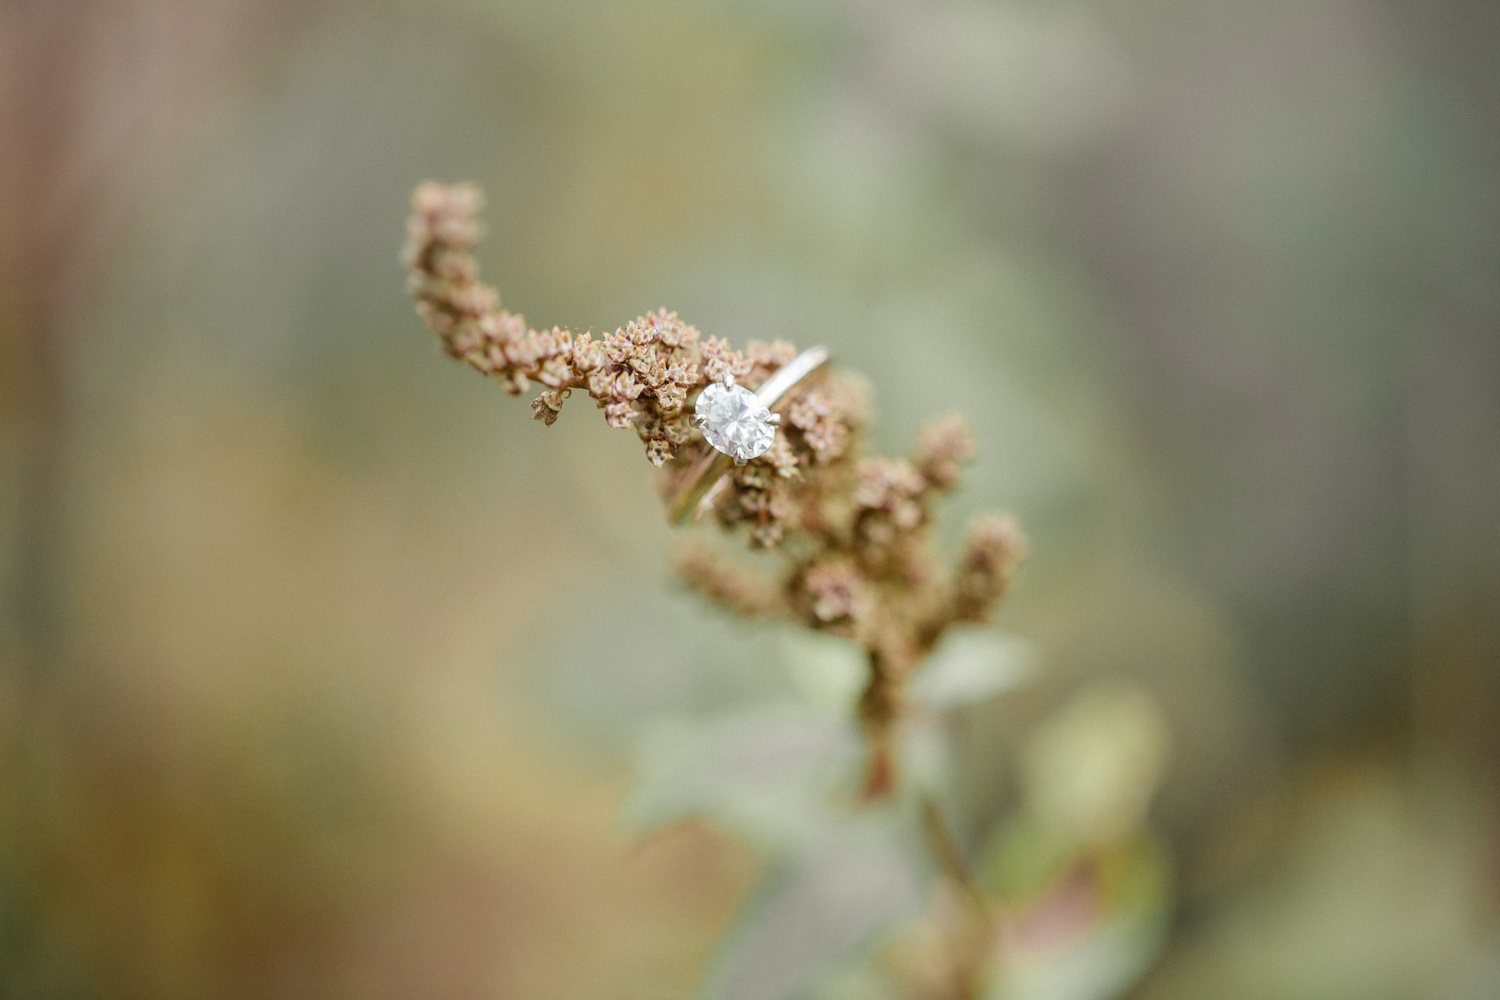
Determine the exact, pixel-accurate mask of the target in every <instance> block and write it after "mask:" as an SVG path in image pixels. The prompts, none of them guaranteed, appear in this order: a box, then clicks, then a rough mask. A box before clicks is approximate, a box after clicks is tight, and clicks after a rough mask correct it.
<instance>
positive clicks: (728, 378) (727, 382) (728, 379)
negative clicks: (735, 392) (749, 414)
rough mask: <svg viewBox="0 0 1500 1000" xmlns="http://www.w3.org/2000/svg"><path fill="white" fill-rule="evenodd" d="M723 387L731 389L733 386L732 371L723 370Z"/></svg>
mask: <svg viewBox="0 0 1500 1000" xmlns="http://www.w3.org/2000/svg"><path fill="white" fill-rule="evenodd" d="M724 388H726V389H733V388H734V372H725V373H724Z"/></svg>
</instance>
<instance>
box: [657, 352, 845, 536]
mask: <svg viewBox="0 0 1500 1000" xmlns="http://www.w3.org/2000/svg"><path fill="white" fill-rule="evenodd" d="M827 363H828V348H826V347H809V348H808V349H807V350H805V351H803V352H802V353H801V354H799V355H797V356H796V357H795V358H793V359H792V360H791V361H790V362H788V363H787V364H785V365H783V366H782V367H780V368H778V369H777V370H776V371H775V372H774V373H772V375H771V377H770V378H768V379H766V380H765V381H764V382H762V383H761V384H760V387H759V388H757V389H756V390H755V398H756V399H758V400H760V402H761V405H762V406H764V407H765V408H766V409H768V410H774V409H775V408H776V404H777V403H779V402H781V401H782V400H783V399H784V398H786V394H787V393H789V392H791V391H792V389H793V388H795V387H796V385H797V383H799V382H801V381H802V380H803V379H805V378H807V377H808V376H809V375H811V374H812V373H813V372H815V371H817V370H818V369H819V368H821V367H823V366H824V365H825V364H827ZM733 462H734V459H732V458H730V457H729V456H728V455H726V454H724V453H723V452H721V451H717V450H715V449H713V448H709V449H707V450H706V451H705V452H704V453H703V454H702V455H700V456H699V457H698V460H697V461H695V462H694V463H693V464H692V465H691V466H689V467H688V469H687V471H686V472H684V473H683V475H682V486H681V487H680V488H679V489H678V491H677V493H676V494H675V495H674V496H673V497H672V504H671V507H670V509H669V510H668V511H667V519H668V521H669V522H670V523H672V524H690V523H692V522H693V521H695V520H697V519H698V518H699V517H701V516H702V515H703V512H704V510H706V509H707V508H709V507H712V506H713V496H714V493H715V492H716V490H715V487H717V486H718V485H719V484H720V483H722V482H723V481H724V473H725V472H727V471H729V466H730V465H732V464H733Z"/></svg>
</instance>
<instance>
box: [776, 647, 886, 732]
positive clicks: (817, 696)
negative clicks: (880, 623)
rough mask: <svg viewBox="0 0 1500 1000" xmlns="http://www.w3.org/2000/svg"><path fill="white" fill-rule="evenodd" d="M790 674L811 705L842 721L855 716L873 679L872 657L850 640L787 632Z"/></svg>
mask: <svg viewBox="0 0 1500 1000" xmlns="http://www.w3.org/2000/svg"><path fill="white" fill-rule="evenodd" d="M782 650H783V655H784V656H785V659H786V669H787V674H788V675H789V676H790V677H791V680H792V684H793V685H794V686H795V687H796V688H797V691H798V693H799V694H801V695H802V696H803V697H804V698H805V699H807V701H808V703H809V704H811V705H814V706H816V707H818V708H822V709H826V710H827V711H829V712H832V713H834V714H836V715H838V716H839V717H841V718H849V717H850V716H851V715H853V714H854V703H855V702H856V701H857V700H858V699H859V693H860V691H861V690H863V689H864V686H865V680H866V678H867V677H868V676H869V673H870V667H869V659H868V654H867V653H865V651H864V650H863V649H861V648H860V647H859V646H857V645H855V644H854V643H853V642H851V641H849V640H848V639H840V638H838V637H836V636H831V635H826V634H824V633H821V632H811V631H808V630H806V629H800V630H797V631H787V632H785V633H784V634H783V637H782Z"/></svg>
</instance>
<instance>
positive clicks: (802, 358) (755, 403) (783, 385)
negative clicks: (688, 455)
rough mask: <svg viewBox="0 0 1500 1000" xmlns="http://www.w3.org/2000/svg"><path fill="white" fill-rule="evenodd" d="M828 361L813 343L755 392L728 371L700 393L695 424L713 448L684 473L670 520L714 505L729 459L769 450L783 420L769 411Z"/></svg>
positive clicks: (681, 520)
mask: <svg viewBox="0 0 1500 1000" xmlns="http://www.w3.org/2000/svg"><path fill="white" fill-rule="evenodd" d="M827 362H828V349H827V348H825V347H813V348H809V349H808V350H806V351H803V352H802V353H801V354H799V355H797V357H795V358H793V359H792V361H791V362H790V363H789V364H787V365H784V366H783V367H781V368H779V369H777V370H776V372H775V373H774V374H772V376H771V377H770V378H768V379H766V380H765V381H764V382H763V383H761V385H760V387H759V388H758V389H756V390H755V391H754V392H751V391H750V390H749V389H746V388H745V387H744V386H742V385H738V384H736V383H735V381H734V376H733V375H727V374H726V375H725V376H724V380H723V382H715V383H713V384H711V385H710V386H708V388H706V389H704V390H703V391H702V392H700V393H699V394H698V402H697V404H696V405H695V406H694V408H693V423H695V424H697V425H698V429H699V430H701V431H702V432H703V438H704V440H705V441H707V442H708V444H709V446H710V447H711V448H712V449H713V450H712V451H707V452H704V453H703V455H702V456H701V457H699V459H698V460H697V461H696V462H694V463H693V464H692V466H691V467H690V468H689V469H688V470H687V471H686V472H685V473H684V474H683V477H682V480H681V485H680V486H679V488H678V491H677V493H676V495H675V496H674V497H673V498H672V505H671V510H670V513H669V516H670V519H671V521H672V523H674V524H687V523H689V522H691V521H693V520H696V519H697V517H699V516H701V515H702V513H703V511H704V510H706V509H708V508H710V507H712V506H713V495H714V492H715V487H717V486H718V485H719V483H721V482H722V481H723V479H724V473H725V472H727V471H728V469H729V466H730V463H734V464H735V465H744V464H745V463H746V462H748V461H750V460H751V459H753V458H759V457H760V456H762V455H764V454H765V453H766V452H767V451H769V450H770V449H771V445H772V444H773V443H775V441H776V428H777V426H778V425H779V424H780V423H781V414H779V413H773V412H771V408H772V407H774V406H775V405H776V404H777V403H779V402H781V400H782V399H784V398H785V397H786V394H787V393H788V392H790V391H791V390H792V389H793V388H794V387H795V386H796V385H797V383H799V382H801V381H802V380H803V379H805V378H807V376H809V375H811V374H812V373H813V372H815V371H817V370H818V369H819V368H821V367H823V365H824V364H826V363H827Z"/></svg>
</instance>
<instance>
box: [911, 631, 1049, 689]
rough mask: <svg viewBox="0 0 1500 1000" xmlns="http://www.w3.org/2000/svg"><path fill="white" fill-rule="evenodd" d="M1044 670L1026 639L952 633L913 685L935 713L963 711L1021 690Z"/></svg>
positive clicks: (996, 634)
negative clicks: (945, 709)
mask: <svg viewBox="0 0 1500 1000" xmlns="http://www.w3.org/2000/svg"><path fill="white" fill-rule="evenodd" d="M1037 670H1038V656H1037V652H1036V648H1035V647H1034V646H1032V644H1031V643H1029V642H1027V641H1026V640H1025V639H1021V638H1019V637H1017V636H1013V635H1004V634H1002V633H998V632H993V631H989V630H960V631H954V632H950V633H949V635H948V636H947V638H945V639H944V640H943V642H942V643H941V644H940V645H939V646H938V648H937V651H936V652H934V653H933V654H932V656H931V657H930V658H929V659H928V660H927V663H926V664H925V665H924V666H923V667H922V670H921V672H920V673H918V674H917V676H916V678H915V679H914V680H913V681H912V685H911V693H912V695H913V697H915V698H917V699H918V700H920V701H922V702H924V703H926V704H927V705H929V706H931V707H932V708H957V707H958V706H960V705H967V704H970V703H972V702H976V701H983V700H984V699H985V698H992V697H994V696H995V695H997V694H1000V693H1002V692H1004V691H1009V690H1011V689H1013V688H1017V687H1020V686H1021V685H1022V684H1024V683H1026V682H1027V681H1028V680H1030V679H1031V678H1032V677H1033V676H1035V674H1036V673H1037Z"/></svg>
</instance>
